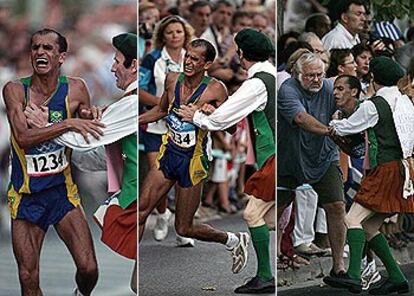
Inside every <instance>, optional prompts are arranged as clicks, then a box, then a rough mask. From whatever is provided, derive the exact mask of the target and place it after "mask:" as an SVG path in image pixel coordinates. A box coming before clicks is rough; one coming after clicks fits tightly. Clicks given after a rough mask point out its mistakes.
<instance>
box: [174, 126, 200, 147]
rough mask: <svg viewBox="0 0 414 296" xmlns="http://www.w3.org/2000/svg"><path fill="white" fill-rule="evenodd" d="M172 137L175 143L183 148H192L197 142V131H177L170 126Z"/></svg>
mask: <svg viewBox="0 0 414 296" xmlns="http://www.w3.org/2000/svg"><path fill="white" fill-rule="evenodd" d="M170 138H171V140H172V141H173V142H174V144H176V145H178V146H180V147H182V148H190V147H192V146H194V145H195V144H196V133H195V131H194V130H193V131H181V132H179V131H176V130H173V129H172V128H170Z"/></svg>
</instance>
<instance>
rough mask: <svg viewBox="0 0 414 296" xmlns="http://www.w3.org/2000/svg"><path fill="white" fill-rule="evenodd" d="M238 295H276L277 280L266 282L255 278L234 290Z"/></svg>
mask: <svg viewBox="0 0 414 296" xmlns="http://www.w3.org/2000/svg"><path fill="white" fill-rule="evenodd" d="M234 293H237V294H270V293H275V278H272V279H270V280H268V281H264V280H262V279H261V278H259V277H257V276H255V277H254V278H252V279H251V280H250V281H248V282H247V283H245V284H244V285H243V286H240V287H238V288H236V290H234Z"/></svg>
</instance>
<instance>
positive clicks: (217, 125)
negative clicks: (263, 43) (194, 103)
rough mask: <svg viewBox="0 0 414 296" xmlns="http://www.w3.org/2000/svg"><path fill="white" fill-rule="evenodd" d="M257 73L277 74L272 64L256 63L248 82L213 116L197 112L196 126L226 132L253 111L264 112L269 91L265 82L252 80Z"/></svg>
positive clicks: (248, 71)
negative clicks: (225, 130)
mask: <svg viewBox="0 0 414 296" xmlns="http://www.w3.org/2000/svg"><path fill="white" fill-rule="evenodd" d="M257 72H268V73H270V74H272V75H275V74H276V68H275V67H274V66H273V65H272V64H271V63H270V62H267V61H266V62H258V63H255V64H254V65H253V66H251V67H250V68H249V69H248V70H247V75H248V78H250V79H248V80H246V81H244V82H243V84H242V85H241V86H240V88H239V89H238V90H237V91H236V92H235V93H234V94H233V95H231V96H229V98H228V99H227V100H226V101H225V102H224V103H223V104H222V105H220V106H219V107H218V108H217V109H216V110H215V111H214V112H213V113H212V114H210V115H206V114H204V113H202V112H201V111H196V112H195V114H194V117H193V122H194V124H195V125H197V126H198V127H200V128H202V129H207V130H210V131H217V130H224V129H226V128H229V127H231V126H233V125H235V124H236V123H238V122H239V121H240V120H242V119H243V118H245V117H246V116H247V115H249V114H250V113H252V112H253V111H255V110H257V111H262V110H264V108H265V107H266V103H267V91H266V86H265V85H264V83H263V81H262V80H260V79H259V78H251V77H253V76H254V74H256V73H257Z"/></svg>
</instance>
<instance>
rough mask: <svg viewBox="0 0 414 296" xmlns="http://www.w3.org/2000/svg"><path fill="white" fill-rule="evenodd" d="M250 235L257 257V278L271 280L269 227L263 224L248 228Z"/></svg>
mask: <svg viewBox="0 0 414 296" xmlns="http://www.w3.org/2000/svg"><path fill="white" fill-rule="evenodd" d="M249 230H250V233H251V235H252V242H253V247H254V249H255V251H256V257H257V274H256V275H257V276H258V277H260V278H261V279H263V280H265V281H267V280H270V279H271V278H273V274H272V267H271V265H270V250H269V249H270V245H269V242H270V235H269V227H268V226H267V225H266V224H265V225H262V226H258V227H253V228H249Z"/></svg>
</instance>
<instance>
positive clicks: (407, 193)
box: [402, 159, 414, 199]
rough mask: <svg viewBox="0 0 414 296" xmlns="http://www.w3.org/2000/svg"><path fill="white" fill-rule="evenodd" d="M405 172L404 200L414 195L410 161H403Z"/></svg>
mask: <svg viewBox="0 0 414 296" xmlns="http://www.w3.org/2000/svg"><path fill="white" fill-rule="evenodd" d="M402 163H403V166H404V171H405V174H404V175H405V178H404V187H403V198H405V199H407V198H409V197H411V196H413V195H414V184H413V180H411V175H410V166H411V165H410V164H409V160H407V159H403V161H402Z"/></svg>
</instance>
